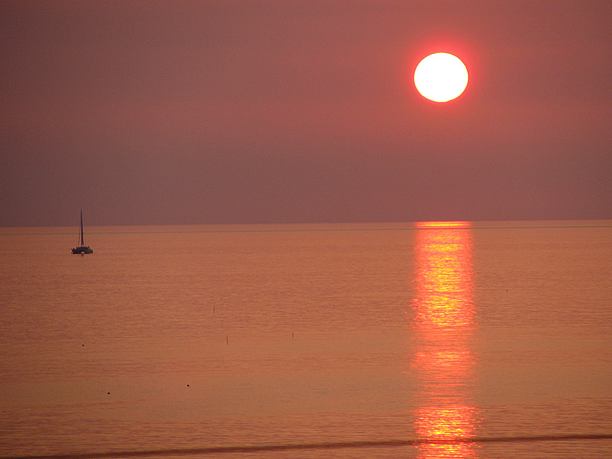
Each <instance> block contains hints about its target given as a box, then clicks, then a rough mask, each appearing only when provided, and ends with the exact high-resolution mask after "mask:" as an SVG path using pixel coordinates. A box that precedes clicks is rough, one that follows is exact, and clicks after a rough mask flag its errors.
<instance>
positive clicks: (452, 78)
mask: <svg viewBox="0 0 612 459" xmlns="http://www.w3.org/2000/svg"><path fill="white" fill-rule="evenodd" d="M467 84H468V71H467V68H466V67H465V64H464V63H463V62H461V59H459V58H458V57H457V56H454V55H452V54H449V53H435V54H430V55H429V56H427V57H426V58H424V59H423V60H422V61H421V62H419V65H417V67H416V70H415V71H414V85H415V86H416V88H417V90H418V91H419V93H420V94H421V95H422V96H423V97H425V98H426V99H429V100H432V101H434V102H448V101H450V100H453V99H456V98H457V97H459V96H460V95H461V94H462V93H463V91H465V88H466V87H467Z"/></svg>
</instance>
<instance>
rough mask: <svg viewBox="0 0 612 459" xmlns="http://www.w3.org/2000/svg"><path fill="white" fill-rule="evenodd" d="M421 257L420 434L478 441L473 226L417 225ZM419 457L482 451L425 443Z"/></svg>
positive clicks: (416, 360) (417, 308)
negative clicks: (473, 391) (473, 384)
mask: <svg viewBox="0 0 612 459" xmlns="http://www.w3.org/2000/svg"><path fill="white" fill-rule="evenodd" d="M415 253H416V260H415V261H416V279H415V280H416V296H415V298H414V303H413V307H414V313H415V314H414V318H415V319H414V323H413V327H414V332H415V333H414V334H415V339H416V343H415V346H416V347H415V353H414V356H413V361H412V367H413V369H414V370H415V371H416V374H417V378H418V381H419V386H418V387H419V389H418V390H419V393H418V394H417V397H416V399H417V400H418V401H419V406H418V407H417V408H416V410H415V413H414V420H415V421H414V423H415V426H414V428H415V432H416V434H417V436H418V438H431V439H434V440H444V439H452V438H466V437H467V438H469V437H473V436H475V435H476V418H477V410H476V407H475V406H474V405H473V404H471V403H470V393H469V382H470V379H471V375H472V368H473V365H474V357H473V354H472V352H471V349H470V339H471V336H472V333H473V329H474V325H475V310H474V302H473V299H472V298H473V293H472V291H473V272H472V237H471V230H470V225H469V223H467V222H423V223H419V224H417V231H416V244H415ZM419 457H421V458H446V457H476V450H475V445H474V444H473V443H457V444H452V443H449V444H422V445H420V446H419Z"/></svg>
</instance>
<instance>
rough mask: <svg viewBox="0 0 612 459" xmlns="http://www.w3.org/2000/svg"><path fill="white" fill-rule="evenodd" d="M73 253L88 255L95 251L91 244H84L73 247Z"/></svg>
mask: <svg viewBox="0 0 612 459" xmlns="http://www.w3.org/2000/svg"><path fill="white" fill-rule="evenodd" d="M72 253H73V254H74V255H86V254H88V253H93V249H92V248H91V247H89V246H85V245H82V246H79V247H74V248H73V249H72Z"/></svg>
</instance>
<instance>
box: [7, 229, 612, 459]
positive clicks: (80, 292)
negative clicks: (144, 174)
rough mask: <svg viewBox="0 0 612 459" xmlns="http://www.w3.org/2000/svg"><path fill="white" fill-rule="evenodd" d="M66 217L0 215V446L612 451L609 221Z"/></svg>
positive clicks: (267, 451) (417, 452)
mask: <svg viewBox="0 0 612 459" xmlns="http://www.w3.org/2000/svg"><path fill="white" fill-rule="evenodd" d="M74 233H75V231H74V230H73V229H72V228H20V229H16V228H4V229H0V261H1V263H0V307H1V315H0V394H1V395H0V397H1V398H0V456H25V455H59V454H75V455H77V454H82V455H83V457H91V455H92V454H96V453H108V452H113V451H115V452H120V453H118V454H117V456H116V457H130V454H131V453H130V452H138V451H143V450H149V451H157V452H156V453H155V454H157V456H156V457H184V456H180V455H181V454H187V453H189V456H187V457H199V456H202V457H213V456H221V457H224V458H226V457H227V458H230V457H236V458H244V457H253V458H263V457H272V458H276V457H279V458H280V457H300V458H302V457H304V458H328V457H334V458H395V457H419V458H434V457H512V458H527V457H566V458H574V457H606V456H607V457H612V221H596V222H587V221H580V222H572V221H564V222H520V223H517V222H507V223H495V224H493V223H477V224H471V225H470V224H465V225H463V224H456V225H445V226H438V225H435V224H429V225H426V224H421V225H419V226H417V225H412V224H359V225H357V224H355V225H286V226H177V227H101V228H90V229H89V235H88V240H87V241H86V242H88V243H90V244H91V245H92V246H93V248H94V249H95V254H94V255H91V256H83V257H82V256H75V255H70V247H72V246H73V245H74V241H75V239H76V237H75V234H74ZM599 435H603V436H606V435H607V436H608V438H607V439H602V438H599V437H597V436H599ZM534 436H536V437H540V438H537V439H534V440H538V441H530V438H526V437H534ZM474 437H478V438H482V439H484V440H485V441H477V442H470V441H466V439H470V438H474ZM456 438H460V439H462V441H461V442H455V443H427V441H428V440H430V441H435V442H440V441H442V442H444V441H451V440H452V439H456ZM499 440H510V441H503V442H502V441H499ZM291 445H301V446H299V447H296V449H283V448H288V447H291ZM308 445H310V447H308V448H307V446H308ZM313 445H314V447H313ZM317 445H318V446H317ZM234 446H237V447H240V448H242V449H240V448H239V449H235V450H228V449H219V448H227V447H234ZM251 447H254V448H251ZM215 448H216V449H215ZM249 448H251V449H249ZM257 448H259V449H257ZM108 457H110V456H108Z"/></svg>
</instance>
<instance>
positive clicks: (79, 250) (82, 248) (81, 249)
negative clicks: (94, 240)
mask: <svg viewBox="0 0 612 459" xmlns="http://www.w3.org/2000/svg"><path fill="white" fill-rule="evenodd" d="M72 253H73V254H75V255H85V254H87V253H93V249H92V248H91V247H89V246H88V245H85V241H84V239H83V209H81V240H80V244H79V246H78V247H74V248H73V249H72Z"/></svg>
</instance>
